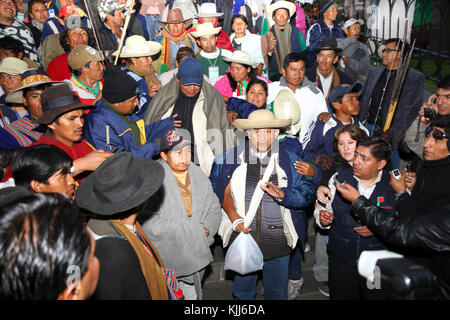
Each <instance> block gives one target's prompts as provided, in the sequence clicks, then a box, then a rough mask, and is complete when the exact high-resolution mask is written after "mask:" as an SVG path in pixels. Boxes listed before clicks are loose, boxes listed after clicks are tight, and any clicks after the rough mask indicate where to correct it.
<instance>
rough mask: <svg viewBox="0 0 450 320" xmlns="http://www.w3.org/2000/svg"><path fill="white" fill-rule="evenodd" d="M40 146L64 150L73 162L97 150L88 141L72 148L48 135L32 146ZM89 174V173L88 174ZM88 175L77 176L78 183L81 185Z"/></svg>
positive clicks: (76, 144) (78, 143)
mask: <svg viewBox="0 0 450 320" xmlns="http://www.w3.org/2000/svg"><path fill="white" fill-rule="evenodd" d="M39 144H48V145H52V146H55V147H58V148H59V149H61V150H63V151H64V152H65V153H67V154H68V155H69V156H70V157H71V158H72V160H73V161H75V160H77V159H80V158H83V157H84V156H85V155H87V154H89V153H91V152H92V151H94V150H95V148H94V147H93V146H92V145H91V144H90V143H89V142H87V141H85V140H81V141H80V142H75V143H74V144H73V146H72V148H70V147H69V146H67V145H65V144H64V143H62V142H61V141H59V140H57V139H55V138H53V137H50V136H48V135H46V134H44V135H43V136H42V137H41V138H40V139H39V140H38V141H36V142H34V143H33V144H32V145H31V146H36V145H39ZM87 174H88V173H87ZM87 174H85V173H83V174H81V175H77V178H78V179H76V181H77V182H78V183H80V182H81V181H82V180H83V179H84V178H86V176H87Z"/></svg>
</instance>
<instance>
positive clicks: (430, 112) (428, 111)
mask: <svg viewBox="0 0 450 320" xmlns="http://www.w3.org/2000/svg"><path fill="white" fill-rule="evenodd" d="M423 116H424V117H425V118H428V119H430V120H431V119H433V118H434V117H436V110H434V109H432V108H425V109H423Z"/></svg>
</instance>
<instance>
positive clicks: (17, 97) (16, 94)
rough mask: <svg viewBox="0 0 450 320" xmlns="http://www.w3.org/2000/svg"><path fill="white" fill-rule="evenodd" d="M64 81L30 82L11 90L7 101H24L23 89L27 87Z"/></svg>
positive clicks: (62, 82) (56, 83)
mask: <svg viewBox="0 0 450 320" xmlns="http://www.w3.org/2000/svg"><path fill="white" fill-rule="evenodd" d="M64 83H65V82H64V81H35V82H32V83H29V84H27V85H25V86H23V87H20V88H17V89H15V90H14V91H11V92H10V93H9V94H8V95H7V96H6V99H5V101H6V102H7V103H19V104H21V103H22V97H23V90H24V89H26V88H32V87H36V86H39V85H41V84H50V85H52V86H53V85H58V84H64Z"/></svg>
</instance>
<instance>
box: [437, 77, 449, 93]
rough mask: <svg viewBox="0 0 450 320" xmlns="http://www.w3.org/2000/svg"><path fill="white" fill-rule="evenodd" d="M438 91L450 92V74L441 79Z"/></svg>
mask: <svg viewBox="0 0 450 320" xmlns="http://www.w3.org/2000/svg"><path fill="white" fill-rule="evenodd" d="M437 87H438V89H444V90H450V74H449V75H448V76H446V77H444V78H442V79H441V81H439V82H438V84H437Z"/></svg>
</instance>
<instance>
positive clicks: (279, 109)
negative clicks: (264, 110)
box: [273, 89, 302, 135]
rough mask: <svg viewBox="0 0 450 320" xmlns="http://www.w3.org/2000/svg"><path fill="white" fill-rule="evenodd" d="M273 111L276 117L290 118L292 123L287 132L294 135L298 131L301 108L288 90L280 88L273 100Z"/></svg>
mask: <svg viewBox="0 0 450 320" xmlns="http://www.w3.org/2000/svg"><path fill="white" fill-rule="evenodd" d="M273 113H274V114H275V117H276V118H277V119H291V120H292V123H291V126H290V128H289V129H288V130H286V132H287V133H289V134H292V135H295V134H297V133H298V132H299V131H300V128H301V126H302V123H301V121H300V119H301V110H300V106H299V105H298V102H297V100H296V99H295V96H294V94H293V93H292V92H291V91H290V90H285V89H284V90H280V92H278V94H277V97H276V98H275V100H274V102H273Z"/></svg>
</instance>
